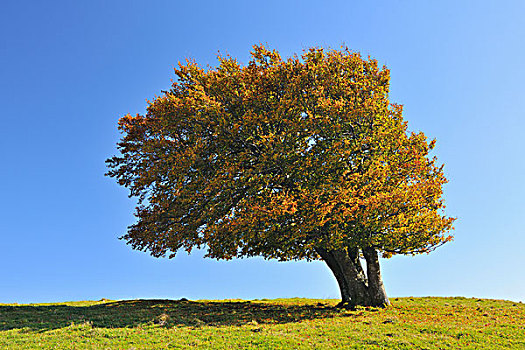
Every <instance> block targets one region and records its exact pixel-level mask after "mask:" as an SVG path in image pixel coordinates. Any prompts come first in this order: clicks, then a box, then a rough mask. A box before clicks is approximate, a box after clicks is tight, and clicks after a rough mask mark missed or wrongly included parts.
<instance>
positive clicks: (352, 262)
mask: <svg viewBox="0 0 525 350" xmlns="http://www.w3.org/2000/svg"><path fill="white" fill-rule="evenodd" d="M218 60H219V64H218V66H217V67H208V68H207V69H203V68H201V67H199V66H198V65H197V64H196V63H195V62H193V61H186V63H184V64H181V63H179V67H178V68H176V69H175V74H176V77H177V79H176V80H175V81H174V82H173V85H172V87H171V89H170V90H169V91H163V92H162V95H161V96H159V97H157V98H155V100H153V101H150V102H149V106H148V108H147V113H146V114H145V115H140V114H139V115H136V116H131V115H126V116H124V117H122V118H121V119H120V120H119V129H120V130H121V132H122V134H123V137H122V139H121V140H120V142H119V143H118V149H119V151H120V155H118V156H114V157H112V158H110V159H108V160H107V164H108V168H109V172H108V173H107V175H109V176H111V177H114V178H116V180H117V181H118V183H119V184H120V185H122V186H125V187H127V188H128V189H129V190H130V197H137V198H138V202H139V204H138V207H137V209H136V213H135V215H136V217H137V221H136V223H134V224H133V225H131V226H130V227H129V228H128V231H127V234H125V235H124V236H123V237H121V238H122V239H124V240H126V241H127V243H128V244H130V245H131V246H132V247H133V248H134V249H138V250H143V251H147V252H149V253H151V254H152V255H153V256H155V257H163V256H168V257H169V258H172V257H174V256H175V253H176V252H177V251H179V250H180V249H184V250H186V251H188V252H190V251H191V250H192V248H193V247H198V248H203V249H206V257H210V258H215V259H232V258H235V257H250V256H263V257H264V258H267V259H271V258H274V259H279V260H281V261H286V260H295V259H307V260H315V259H320V260H323V261H324V262H325V263H326V264H327V265H328V267H329V268H330V270H331V271H332V272H333V274H334V276H335V278H336V280H337V283H338V284H339V288H340V291H341V299H342V301H341V303H340V305H343V306H351V307H352V306H357V305H362V306H386V305H388V304H389V300H388V297H387V294H386V292H385V288H384V286H383V282H382V278H381V273H380V265H379V257H381V256H382V257H385V258H388V257H391V256H393V255H395V254H412V255H413V254H419V253H428V252H430V251H432V250H434V249H435V248H436V247H438V246H440V245H442V244H444V243H445V242H447V241H450V240H451V238H452V237H451V235H450V234H449V232H450V231H451V229H452V224H453V221H454V219H453V218H451V217H447V216H446V215H445V214H444V211H443V209H444V203H443V199H442V186H443V184H444V183H446V181H447V180H446V179H445V177H444V175H443V166H442V165H439V164H437V160H436V158H435V157H433V158H431V157H430V156H429V151H430V150H431V149H432V148H433V147H434V144H435V141H428V140H427V138H426V137H425V135H424V134H423V133H421V132H419V133H414V132H409V131H408V130H407V123H406V122H405V121H404V120H403V117H402V110H403V108H402V106H401V105H398V104H394V103H390V102H389V97H388V91H389V78H390V73H389V70H388V69H387V68H386V67H382V68H379V67H378V63H377V61H376V60H373V59H370V58H368V59H364V58H362V57H361V55H360V54H359V53H355V52H352V51H350V50H348V49H347V48H342V49H340V50H324V49H323V48H310V49H308V50H305V51H304V52H303V53H302V55H300V56H297V55H295V56H293V57H291V58H288V59H286V60H285V59H282V58H281V56H280V55H279V53H278V52H277V51H275V50H273V51H272V50H269V49H267V48H265V47H264V46H262V45H256V46H254V48H253V51H252V52H251V60H250V61H249V63H248V64H247V65H242V64H240V63H239V62H238V61H237V60H236V59H235V58H232V57H229V56H227V57H221V56H219V58H218ZM361 261H363V262H366V268H364V267H363V266H362V265H361Z"/></svg>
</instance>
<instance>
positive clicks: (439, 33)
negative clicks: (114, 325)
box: [0, 0, 525, 303]
mask: <svg viewBox="0 0 525 350" xmlns="http://www.w3.org/2000/svg"><path fill="white" fill-rule="evenodd" d="M524 17H525V2H523V1H520V0H516V1H505V0H503V1H455V0H454V1H420V0H414V1H401V0H399V1H392V0H389V1H386V0H385V1H283V0H280V1H273V0H271V1H258V2H251V1H184V2H183V1H130V0H126V1H49V2H47V1H13V0H3V1H2V3H1V5H0V39H1V41H0V50H1V52H0V84H1V85H0V89H1V90H0V102H1V105H2V112H1V123H0V134H1V135H0V156H1V171H0V193H1V195H2V201H1V202H0V303H1V302H4V303H5V302H24V303H25V302H43V301H64V300H84V299H100V298H111V299H122V298H180V297H186V298H190V299H198V298H213V299H218V298H220V299H223V298H250V299H251V298H275V297H293V296H301V297H321V298H325V297H335V298H336V297H339V292H338V289H337V285H336V283H335V280H334V278H333V277H332V275H331V274H330V272H329V270H328V269H327V268H325V266H324V265H323V263H321V262H314V263H307V262H293V263H278V262H276V261H264V260H262V259H259V258H252V259H243V260H237V261H230V262H217V261H214V260H208V259H203V258H202V254H199V253H198V252H197V253H195V254H192V255H190V256H187V255H186V254H185V253H181V254H179V255H178V256H177V257H176V258H175V259H172V260H168V259H154V258H152V257H150V256H149V255H147V254H146V253H143V252H137V251H132V250H131V248H129V247H128V246H126V245H125V244H124V242H123V241H119V240H118V239H117V238H118V237H119V236H121V235H122V234H124V233H125V230H126V227H127V226H128V225H129V224H132V223H133V221H134V217H133V215H132V214H133V208H134V205H135V203H134V201H133V200H131V199H129V198H128V197H127V191H126V190H125V189H124V188H120V187H119V186H118V185H117V184H116V183H115V181H114V180H113V179H110V178H106V177H104V175H103V174H104V173H105V171H106V169H105V164H104V160H105V159H106V158H108V157H110V156H112V155H114V154H115V153H116V147H115V144H116V142H117V141H118V139H119V134H118V132H117V128H116V124H117V120H118V118H119V117H121V116H122V115H124V114H126V113H132V114H134V113H142V112H144V110H145V107H146V100H147V99H152V98H154V97H155V95H159V94H160V91H161V90H165V89H167V88H169V86H170V79H172V78H174V74H173V70H172V69H173V67H174V66H175V65H176V64H177V62H178V61H179V60H181V61H182V60H184V59H185V58H188V57H190V58H194V59H195V60H196V61H197V62H199V63H200V64H202V65H206V64H210V65H215V64H216V57H215V56H216V53H217V52H218V51H221V52H223V53H229V54H231V55H232V56H235V57H238V58H239V59H240V60H241V61H242V62H246V61H247V59H248V55H249V51H250V49H251V46H252V45H253V44H254V43H259V42H267V43H268V44H269V45H270V47H272V48H275V49H278V50H279V51H280V52H281V53H282V54H283V55H284V56H289V55H291V54H292V53H294V52H301V50H302V49H304V48H307V47H309V46H313V45H321V46H331V47H334V48H337V47H339V46H340V45H341V44H346V45H347V46H348V47H349V48H351V49H352V50H355V51H360V52H361V53H362V54H364V55H371V56H372V57H374V58H376V59H378V60H379V61H380V63H383V64H386V65H387V66H388V67H389V68H390V69H391V73H392V79H391V100H392V101H394V102H398V103H402V104H404V105H405V118H406V119H407V120H408V122H409V128H410V129H411V130H415V131H423V132H425V133H426V134H427V135H428V136H429V137H431V138H436V139H437V141H438V146H437V150H436V152H435V155H437V156H438V158H439V160H440V161H441V162H443V163H445V169H446V173H447V175H448V178H449V180H450V183H449V184H448V185H447V186H446V189H445V191H446V196H445V198H446V202H447V204H448V205H447V211H448V214H449V215H452V216H457V217H458V220H457V224H456V230H455V241H453V242H452V243H449V244H447V245H445V246H443V247H441V248H439V249H438V250H437V251H435V252H434V253H432V254H430V255H424V256H416V257H394V258H392V259H390V260H383V261H382V267H383V274H384V280H385V284H386V288H387V292H388V293H389V294H390V295H391V296H410V295H413V296H424V295H445V296H453V295H462V296H468V297H471V296H476V297H487V298H498V299H511V300H523V301H525V273H524V270H525V262H524V261H525V260H524V259H523V252H524V247H525V228H524V225H523V222H524V219H525V204H524V203H525V202H524V198H525V186H524V181H523V180H524V172H525V165H524V164H525V162H524V152H523V151H524V148H525V147H524V143H523V136H524V130H525V66H524V62H525V24H524V22H523V18H524Z"/></svg>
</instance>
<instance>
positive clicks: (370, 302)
mask: <svg viewBox="0 0 525 350" xmlns="http://www.w3.org/2000/svg"><path fill="white" fill-rule="evenodd" d="M316 252H317V254H319V256H320V257H321V258H322V259H323V260H324V261H325V262H326V264H327V265H328V267H329V268H330V270H331V271H332V272H333V274H334V276H335V279H336V280H337V284H338V285H339V290H340V291H341V302H340V303H339V304H338V306H340V307H350V308H353V307H356V306H378V307H385V306H387V305H390V302H389V300H388V297H387V295H386V291H385V287H384V286H383V281H382V280H381V272H380V267H379V258H378V255H377V251H376V250H375V249H374V248H365V249H363V255H364V257H365V259H366V267H367V269H366V270H367V274H366V276H365V273H364V271H363V268H362V266H361V262H360V260H359V249H357V248H348V249H340V250H331V251H328V250H326V249H323V248H316Z"/></svg>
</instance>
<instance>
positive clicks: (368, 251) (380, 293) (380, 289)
mask: <svg viewBox="0 0 525 350" xmlns="http://www.w3.org/2000/svg"><path fill="white" fill-rule="evenodd" d="M363 255H364V257H365V259H366V274H367V276H368V296H369V298H370V303H371V305H373V306H381V305H383V306H387V305H390V300H388V297H387V295H386V291H385V286H384V285H383V279H382V278H381V269H380V267H379V257H378V255H377V251H376V250H375V249H374V248H364V249H363Z"/></svg>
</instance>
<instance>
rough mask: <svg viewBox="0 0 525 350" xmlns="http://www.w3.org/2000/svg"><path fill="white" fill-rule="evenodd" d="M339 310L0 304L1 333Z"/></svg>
mask: <svg viewBox="0 0 525 350" xmlns="http://www.w3.org/2000/svg"><path fill="white" fill-rule="evenodd" d="M340 312H341V311H340V310H337V309H335V308H334V307H333V306H331V305H327V304H321V303H314V304H309V305H304V304H302V305H291V304H279V303H276V302H272V301H269V302H257V301H255V302H250V301H242V302H209V301H179V300H126V301H116V302H107V303H101V304H96V305H92V306H69V305H45V306H38V305H35V306H33V305H15V306H5V305H4V306H0V331H3V330H10V329H26V330H31V331H46V330H51V329H57V328H63V327H67V326H70V325H72V324H76V325H79V324H80V325H82V324H87V325H89V326H91V327H93V328H95V327H97V328H122V327H137V326H140V325H158V326H164V327H173V326H181V327H184V326H186V327H199V326H221V325H224V326H226V325H228V326H241V325H245V324H277V323H290V322H300V321H303V320H311V319H317V318H331V317H334V316H336V315H339V314H340Z"/></svg>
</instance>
